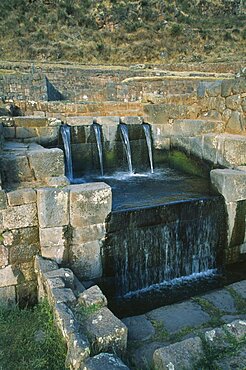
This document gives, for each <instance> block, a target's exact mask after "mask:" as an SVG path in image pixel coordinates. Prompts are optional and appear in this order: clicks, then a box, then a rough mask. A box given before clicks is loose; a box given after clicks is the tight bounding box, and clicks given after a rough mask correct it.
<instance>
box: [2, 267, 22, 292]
mask: <svg viewBox="0 0 246 370" xmlns="http://www.w3.org/2000/svg"><path fill="white" fill-rule="evenodd" d="M17 283H18V273H17V272H16V271H14V270H13V267H12V266H11V265H9V266H7V267H5V268H3V269H0V288H3V287H6V286H11V285H17Z"/></svg>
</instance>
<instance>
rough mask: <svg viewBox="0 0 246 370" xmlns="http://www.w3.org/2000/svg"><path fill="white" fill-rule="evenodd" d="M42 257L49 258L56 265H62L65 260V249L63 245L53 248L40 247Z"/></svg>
mask: <svg viewBox="0 0 246 370" xmlns="http://www.w3.org/2000/svg"><path fill="white" fill-rule="evenodd" d="M41 255H42V257H45V258H49V259H51V260H53V261H56V262H57V263H62V262H64V260H66V248H65V246H64V245H57V246H55V247H54V246H53V247H41Z"/></svg>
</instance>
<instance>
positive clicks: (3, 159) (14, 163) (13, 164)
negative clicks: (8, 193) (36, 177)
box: [0, 154, 33, 183]
mask: <svg viewBox="0 0 246 370" xmlns="http://www.w3.org/2000/svg"><path fill="white" fill-rule="evenodd" d="M0 168H1V177H2V181H3V182H5V183H12V182H14V183H15V182H16V183H18V182H23V181H31V180H33V176H32V172H31V168H30V167H29V163H28V160H27V157H26V156H25V155H15V154H3V155H2V156H0ZM10 168H11V171H10Z"/></svg>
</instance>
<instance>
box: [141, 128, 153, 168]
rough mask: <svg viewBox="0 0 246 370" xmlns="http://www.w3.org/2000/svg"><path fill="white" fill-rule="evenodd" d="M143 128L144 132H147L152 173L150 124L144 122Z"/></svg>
mask: <svg viewBox="0 0 246 370" xmlns="http://www.w3.org/2000/svg"><path fill="white" fill-rule="evenodd" d="M143 129H144V134H145V138H146V143H147V147H148V153H149V163H150V170H151V173H154V166H153V156H152V143H151V132H150V125H148V124H146V123H143Z"/></svg>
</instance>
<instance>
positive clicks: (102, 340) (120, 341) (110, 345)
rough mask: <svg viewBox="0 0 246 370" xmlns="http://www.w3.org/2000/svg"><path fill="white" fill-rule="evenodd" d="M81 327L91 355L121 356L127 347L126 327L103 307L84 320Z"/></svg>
mask: <svg viewBox="0 0 246 370" xmlns="http://www.w3.org/2000/svg"><path fill="white" fill-rule="evenodd" d="M83 326H84V328H85V330H86V332H87V336H88V339H89V342H90V343H91V347H92V348H93V353H94V354H97V353H99V352H103V351H105V352H111V353H117V354H123V353H124V352H125V350H126V346H127V327H126V326H125V325H124V324H123V323H122V322H121V321H120V320H119V319H117V317H115V316H114V315H113V314H112V312H111V311H110V310H109V309H108V308H107V307H103V308H101V309H100V310H98V311H97V312H96V313H94V314H92V315H90V316H89V317H87V318H86V320H85V322H84V323H83Z"/></svg>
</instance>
